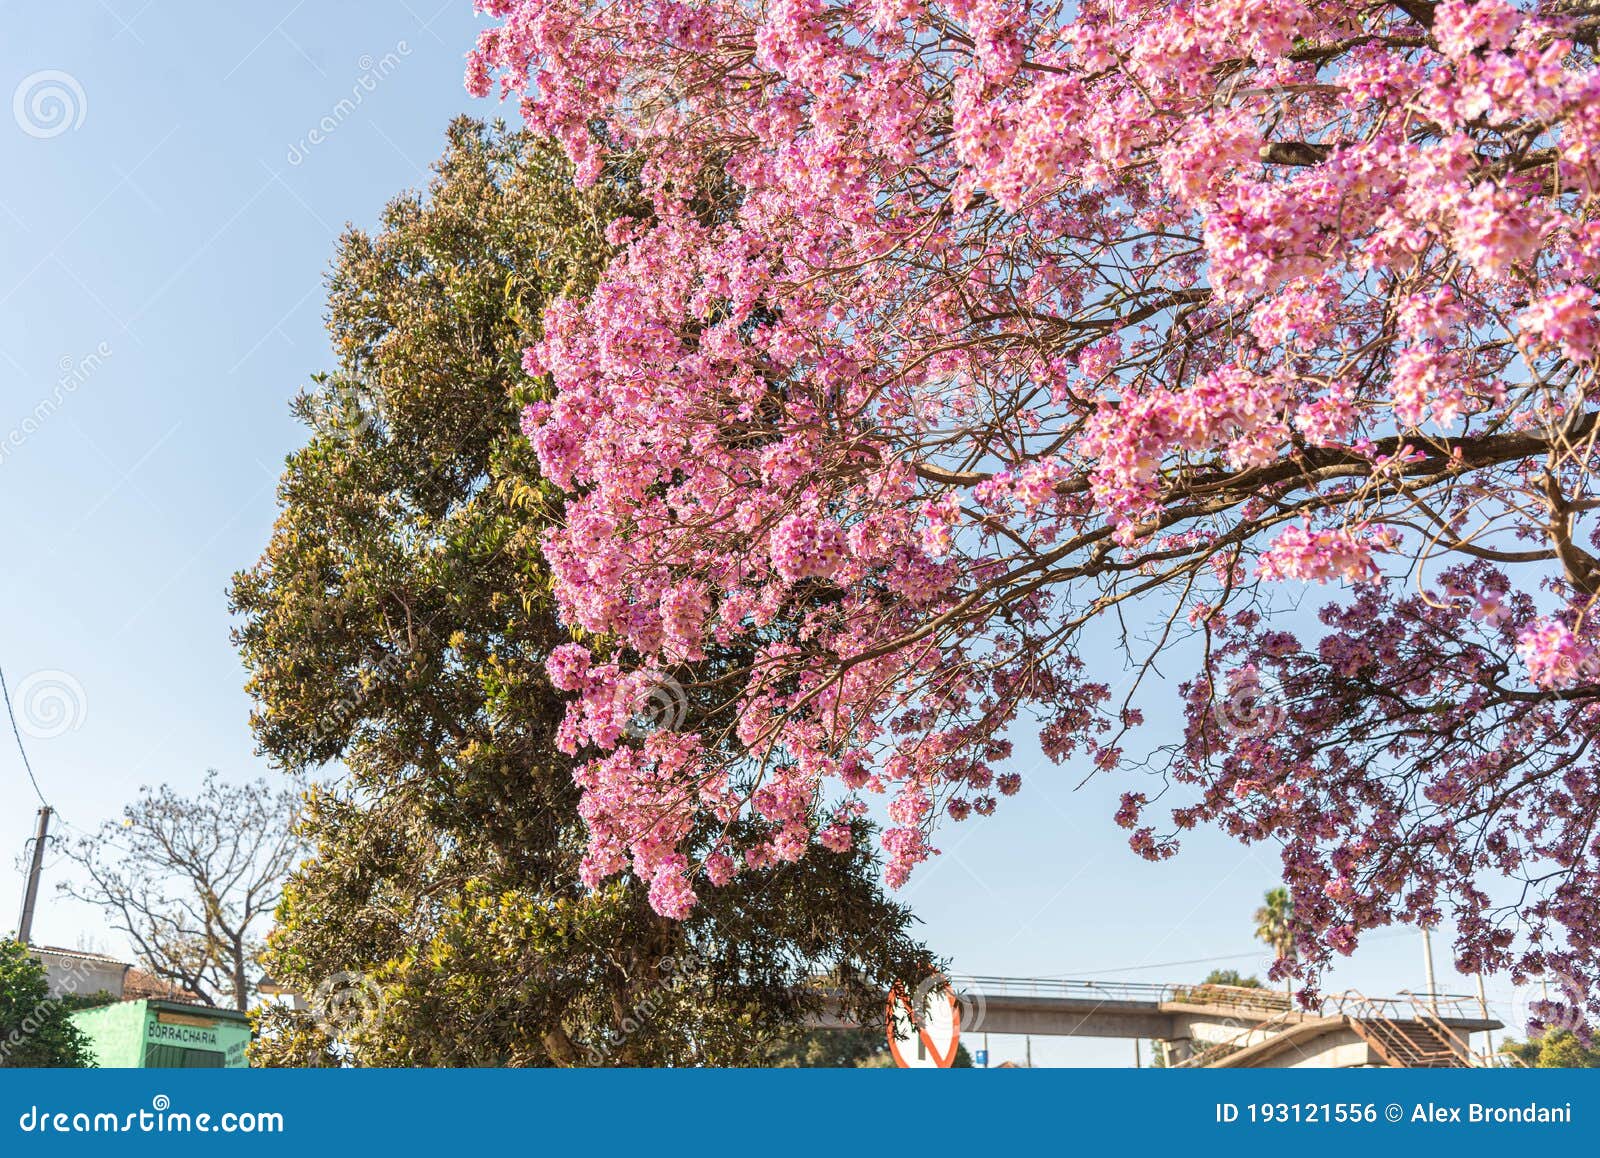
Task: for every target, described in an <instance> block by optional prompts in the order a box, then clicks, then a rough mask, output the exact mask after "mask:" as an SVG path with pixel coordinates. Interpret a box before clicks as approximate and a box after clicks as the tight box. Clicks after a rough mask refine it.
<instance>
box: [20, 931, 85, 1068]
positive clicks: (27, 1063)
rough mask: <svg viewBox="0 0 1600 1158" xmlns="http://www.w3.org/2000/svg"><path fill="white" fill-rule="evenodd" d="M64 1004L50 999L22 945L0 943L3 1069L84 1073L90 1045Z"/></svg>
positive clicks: (38, 966)
mask: <svg viewBox="0 0 1600 1158" xmlns="http://www.w3.org/2000/svg"><path fill="white" fill-rule="evenodd" d="M70 1014H71V1009H70V1007H69V1004H68V1002H67V1001H66V1000H64V999H63V998H59V997H52V996H51V995H50V984H49V981H48V979H47V978H46V976H45V970H44V966H43V965H41V964H40V963H39V960H38V959H37V958H36V957H34V956H33V955H32V954H30V953H29V952H28V948H27V946H26V945H23V944H21V943H20V942H18V941H14V940H10V939H6V940H0V1068H7V1067H10V1068H23V1067H33V1068H49V1069H84V1068H87V1067H89V1066H93V1065H94V1055H93V1053H92V1051H91V1050H90V1048H89V1041H88V1039H87V1038H86V1037H84V1035H83V1033H82V1032H81V1031H80V1030H79V1029H78V1027H77V1026H76V1025H74V1024H73V1023H72V1020H71V1016H70Z"/></svg>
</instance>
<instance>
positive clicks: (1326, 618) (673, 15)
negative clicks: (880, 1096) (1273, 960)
mask: <svg viewBox="0 0 1600 1158" xmlns="http://www.w3.org/2000/svg"><path fill="white" fill-rule="evenodd" d="M478 6H479V7H480V9H482V10H483V11H484V12H486V13H487V14H488V15H489V16H490V17H492V18H494V19H495V24H494V26H493V27H491V28H490V29H489V30H487V31H485V32H484V33H483V34H482V36H481V39H480V40H479V43H478V46H477V50H476V52H475V53H474V54H473V56H472V58H471V63H470V65H469V69H468V84H469V87H470V88H471V89H472V90H473V91H474V92H476V93H478V94H487V93H489V92H490V91H491V90H493V89H494V88H495V87H496V83H497V82H498V86H499V89H500V91H501V92H502V94H511V95H515V96H517V97H518V98H520V101H521V107H522V111H523V114H524V116H525V118H526V119H527V121H528V122H529V124H530V125H531V126H532V127H534V128H535V129H537V130H539V131H542V132H546V133H549V134H551V135H553V136H555V137H556V138H558V139H559V140H560V141H562V142H563V143H564V145H565V147H566V148H567V149H568V150H569V151H570V153H571V155H572V156H573V158H574V159H575V161H576V162H577V163H578V165H579V167H580V172H581V179H583V180H595V179H598V178H599V177H600V176H601V175H602V174H603V173H605V172H606V171H607V169H608V166H612V165H614V164H616V163H618V161H619V159H620V158H622V157H624V156H626V158H627V163H628V165H629V166H630V169H629V172H637V173H638V174H639V176H640V179H641V180H642V182H643V187H644V189H645V191H646V193H647V195H648V197H649V200H650V203H651V205H652V211H651V212H650V214H649V215H648V216H647V217H643V218H640V219H638V220H636V221H631V222H627V223H624V224H623V225H622V226H620V227H618V228H617V229H616V230H615V231H614V233H615V236H614V238H613V240H614V241H616V242H617V243H618V244H619V245H620V246H621V249H620V250H619V256H618V257H617V259H616V260H615V262H614V264H613V265H612V267H611V269H610V271H609V273H608V275H607V277H606V278H605V279H604V280H603V282H602V284H601V285H600V286H599V288H598V290H597V291H596V292H595V293H594V294H593V295H592V296H591V297H589V298H587V299H586V300H584V301H582V302H578V301H571V302H564V303H562V304H559V305H558V306H556V307H555V308H554V309H553V310H552V311H551V313H550V314H549V316H548V317H547V319H546V336H545V338H544V339H543V341H542V342H541V343H540V344H539V345H538V346H537V347H535V348H533V349H531V350H530V351H529V352H528V356H527V363H526V364H527V369H528V371H529V372H530V373H532V374H537V375H545V374H548V375H550V376H551V377H552V378H553V380H554V382H555V384H556V386H557V387H558V389H559V393H558V395H557V400H556V401H555V402H554V403H553V404H552V405H547V406H543V405H542V406H537V407H534V408H532V409H530V411H529V412H528V414H527V417H526V428H527V431H528V434H529V436H530V437H531V438H532V440H533V442H534V445H535V447H536V448H537V451H538V454H539V456H540V459H541V462H542V464H543V468H544V470H545V472H546V474H547V475H548V477H549V478H551V479H552V480H554V481H555V482H556V483H557V484H559V485H560V486H561V487H563V488H564V489H565V490H566V491H567V492H568V499H567V514H566V521H565V525H564V526H563V527H562V528H561V529H560V530H559V531H557V532H556V533H554V534H552V535H551V536H550V538H549V540H548V541H547V542H546V544H545V549H546V551H547V553H548V555H549V557H550V560H551V563H552V566H553V569H554V572H555V574H556V576H557V584H558V589H557V593H558V596H559V599H560V601H561V605H562V607H563V610H564V614H565V615H566V617H567V618H568V620H569V621H570V622H571V623H572V624H573V625H574V626H575V627H578V628H580V629H581V630H582V632H583V633H585V634H584V637H583V638H584V640H585V642H583V643H575V644H573V645H571V646H568V647H564V648H562V649H561V651H560V652H559V653H558V654H556V655H555V656H554V657H553V659H552V661H551V665H550V670H551V674H552V677H553V678H554V680H555V681H556V682H557V684H558V685H559V686H560V687H562V688H564V689H567V690H568V691H570V692H572V693H573V697H574V698H573V702H572V706H571V710H570V714H569V716H568V718H567V720H566V723H565V726H564V731H563V736H562V740H563V743H564V744H565V745H567V746H568V747H569V748H571V749H572V750H574V751H580V752H586V753H588V754H589V755H590V757H591V758H590V759H589V760H588V762H587V763H586V764H585V765H584V767H583V770H582V772H581V773H580V779H581V782H582V785H583V787H584V789H585V790H586V797H585V805H584V809H585V815H586V818H587V820H588V823H589V827H590V832H591V836H592V841H591V847H590V850H589V855H588V860H587V872H588V874H589V877H590V879H591V880H593V881H598V880H600V879H602V878H604V877H605V876H607V875H609V874H612V873H616V872H620V871H625V870H631V871H633V872H636V873H638V874H639V875H641V876H642V877H644V878H645V879H647V880H649V881H651V884H652V896H653V898H654V900H655V903H656V905H657V907H658V908H659V909H660V910H661V911H662V912H663V913H667V914H682V913H683V912H685V911H687V909H688V908H689V907H690V906H691V905H692V904H693V903H694V898H695V890H696V889H697V888H704V887H715V886H717V885H718V884H720V883H722V882H724V881H726V880H727V879H728V878H729V877H730V876H731V875H732V874H734V873H736V872H738V871H739V870H740V867H741V865H746V864H766V863H769V862H771V861H773V860H793V859H795V858H798V857H801V856H803V855H808V850H809V849H811V848H812V847H813V845H815V844H818V843H820V844H821V845H823V846H825V847H835V848H836V847H840V846H841V845H842V844H843V843H844V842H847V841H848V840H849V839H850V837H849V831H848V828H847V822H848V821H849V819H850V818H851V816H852V815H853V814H854V813H856V812H858V811H860V810H861V809H862V808H863V807H864V804H863V803H862V801H863V799H864V798H865V797H866V796H867V795H870V794H873V793H883V794H886V795H887V797H888V798H889V799H888V812H889V816H890V817H891V820H892V825H891V827H890V828H889V829H888V830H887V831H886V833H885V836H884V843H885V847H886V851H887V854H888V858H889V863H888V874H889V877H890V879H891V881H893V882H896V883H898V882H899V881H902V880H904V879H905V877H906V875H907V873H908V872H909V871H910V870H911V869H912V868H913V866H915V865H916V864H917V863H918V862H920V861H922V860H924V859H925V858H926V857H928V856H929V855H930V854H931V853H932V852H933V851H934V849H933V848H932V846H931V845H930V839H931V837H932V835H933V832H934V829H935V823H936V818H943V817H948V818H949V819H951V820H954V821H960V820H962V819H964V818H965V817H967V816H968V815H969V814H971V813H974V812H975V813H978V814H980V815H982V814H987V813H989V812H990V811H991V810H993V809H994V808H995V806H996V802H997V801H996V798H997V796H1002V795H1009V794H1011V793H1014V792H1016V791H1017V790H1018V788H1019V787H1020V779H1019V777H1018V776H1017V775H1016V774H1015V773H1013V772H1009V771H1006V759H1007V756H1008V755H1009V753H1010V751H1011V745H1010V742H1009V740H1008V736H1009V735H1013V734H1014V733H1015V730H1016V729H1017V728H1022V727H1026V728H1027V729H1029V730H1032V731H1035V732H1036V733H1037V735H1038V737H1039V740H1040V743H1041V745H1042V747H1043V749H1044V751H1045V752H1046V753H1047V754H1048V755H1049V756H1050V757H1052V758H1053V759H1056V760H1061V761H1065V760H1067V759H1069V758H1074V759H1082V760H1087V761H1090V762H1092V765H1093V766H1095V767H1097V768H1099V769H1103V770H1106V771H1112V770H1118V769H1123V770H1125V771H1126V770H1128V769H1129V768H1130V766H1132V765H1133V764H1134V763H1135V762H1136V759H1137V753H1138V749H1137V748H1136V747H1135V745H1136V744H1137V743H1138V742H1139V741H1138V740H1137V737H1138V735H1139V734H1140V732H1139V725H1140V724H1141V719H1142V717H1141V711H1142V710H1143V709H1148V710H1151V711H1154V712H1160V713H1165V714H1166V715H1167V716H1168V717H1169V718H1173V719H1177V718H1179V717H1180V715H1181V719H1182V726H1181V738H1180V740H1179V742H1177V743H1175V744H1172V745H1169V746H1167V747H1165V748H1163V749H1161V750H1160V751H1159V752H1158V757H1159V758H1158V760H1157V763H1156V771H1157V772H1158V773H1159V779H1153V780H1149V781H1148V782H1147V783H1144V784H1143V785H1141V786H1142V787H1143V788H1145V791H1130V792H1129V793H1128V794H1127V795H1126V796H1125V797H1124V800H1123V806H1122V808H1121V810H1120V812H1119V814H1118V817H1117V819H1118V822H1119V823H1121V824H1123V825H1124V826H1125V827H1127V828H1128V829H1129V830H1130V831H1131V834H1132V844H1133V846H1134V848H1135V849H1136V850H1138V851H1139V852H1141V853H1143V854H1144V855H1146V856H1149V857H1156V858H1159V857H1165V856H1168V855H1171V853H1172V852H1173V851H1174V849H1175V847H1176V838H1177V836H1178V834H1179V833H1180V832H1181V831H1182V830H1185V829H1189V828H1192V827H1194V826H1196V825H1199V824H1202V823H1210V824H1217V825H1220V826H1221V827H1222V828H1224V829H1225V830H1227V831H1229V832H1232V833H1234V834H1236V835H1237V836H1239V837H1240V838H1242V839H1245V840H1250V841H1270V842H1275V843H1277V844H1278V845H1280V846H1281V848H1282V852H1283V866H1284V872H1285V880H1286V881H1287V883H1288V885H1289V887H1290V889H1291V890H1292V893H1293V899H1294V911H1295V914H1296V923H1297V928H1296V933H1297V940H1298V945H1297V951H1298V952H1297V956H1298V963H1297V964H1291V962H1289V961H1287V960H1285V961H1281V962H1279V964H1278V966H1277V968H1278V970H1279V972H1280V973H1287V972H1291V971H1302V972H1305V973H1307V975H1308V976H1311V977H1314V975H1315V972H1316V970H1317V968H1318V966H1320V965H1322V964H1324V963H1325V962H1326V961H1328V960H1329V957H1330V954H1333V953H1340V952H1349V951H1350V950H1351V949H1352V948H1353V947H1354V946H1355V944H1356V943H1357V940H1358V939H1359V937H1360V936H1361V934H1362V932H1363V931H1364V930H1368V929H1371V928H1373V927H1376V926H1381V925H1387V924H1390V923H1393V922H1397V921H1403V922H1421V923H1425V924H1431V923H1433V922H1436V921H1439V920H1442V919H1445V918H1449V919H1451V920H1453V922H1454V924H1455V926H1456V928H1457V929H1458V930H1459V938H1458V941H1457V944H1456V952H1457V957H1458V965H1459V967H1460V968H1462V969H1464V970H1468V971H1476V970H1484V971H1497V970H1508V971H1510V972H1511V973H1512V974H1513V975H1514V976H1515V977H1517V978H1519V979H1522V978H1526V977H1527V976H1529V975H1534V974H1551V975H1554V974H1560V975H1562V976H1564V977H1566V978H1568V979H1569V980H1570V984H1569V985H1568V986H1567V987H1566V988H1564V989H1563V990H1562V992H1563V993H1567V994H1568V998H1567V1001H1566V1003H1567V1004H1568V1005H1570V1006H1577V1005H1582V1004H1584V1003H1585V1002H1587V1003H1589V1006H1590V1009H1591V1011H1592V1012H1600V1003H1597V994H1600V845H1597V821H1600V784H1597V762H1596V756H1595V753H1594V751H1593V750H1592V743H1591V742H1592V740H1593V738H1594V736H1595V730H1596V729H1595V725H1596V720H1597V719H1600V716H1597V712H1600V662H1597V658H1596V648H1597V647H1600V629H1597V628H1596V626H1595V615H1594V609H1593V602H1594V599H1595V595H1596V592H1597V590H1600V562H1597V559H1596V557H1595V554H1594V553H1593V551H1594V549H1595V531H1596V521H1595V518H1594V514H1595V510H1596V506H1597V504H1600V496H1597V494H1596V488H1595V486H1594V484H1593V480H1592V466H1593V455H1594V441H1595V438H1596V435H1597V433H1600V427H1597V425H1596V399H1595V358H1596V345H1597V329H1596V318H1595V310H1594V304H1595V303H1594V286H1595V284H1596V277H1597V275H1600V214H1597V209H1600V73H1597V72H1596V70H1595V67H1594V47H1595V41H1596V31H1597V28H1600V16H1596V15H1595V14H1594V13H1593V11H1592V10H1591V9H1589V8H1587V7H1584V6H1583V5H1575V4H1571V3H1567V2H1566V0H1555V2H1549V3H1538V2H1530V3H1527V4H1524V5H1522V6H1520V7H1519V6H1516V5H1513V4H1510V3H1506V2H1504V0H1478V2H1476V3H1473V2H1471V0H1446V2H1444V3H1439V4H1434V3H1429V2H1428V0H1396V2H1393V3H1382V2H1364V3H1354V2H1336V0H1195V2H1193V3H1183V4H1178V3H1172V2H1170V0H1117V2H1116V3H1110V2H1108V0H1078V2H1076V3H1072V4H1067V3H1052V2H1046V0H948V2H946V3H939V4H926V3H916V2H910V0H765V2H757V0H700V2H695V3H683V2H672V0H606V2H604V3H599V2H588V0H478ZM1308 586H1315V587H1317V588H1318V589H1319V590H1320V592H1321V594H1320V595H1317V594H1316V593H1313V597H1314V598H1316V599H1317V600H1318V601H1320V602H1326V603H1327V607H1326V609H1325V610H1323V611H1322V612H1321V614H1320V616H1319V617H1318V616H1313V615H1310V614H1291V613H1289V611H1288V610H1287V609H1289V608H1290V607H1292V605H1293V604H1295V603H1296V602H1297V601H1300V600H1301V599H1303V597H1304V596H1305V594H1306V590H1307V588H1308ZM1119 648H1120V650H1121V651H1122V652H1123V656H1122V661H1121V662H1117V660H1116V655H1115V652H1116V651H1117V650H1118V649H1119ZM729 657H737V658H736V659H730V658H729ZM1163 657H1167V662H1169V663H1182V664H1184V665H1186V666H1187V669H1188V671H1189V672H1190V673H1192V676H1191V678H1190V679H1189V681H1188V682H1187V683H1185V684H1184V685H1183V686H1182V688H1181V689H1180V688H1174V687H1173V686H1172V685H1171V684H1169V683H1167V682H1165V680H1163V679H1161V678H1158V677H1157V676H1156V675H1155V671H1156V664H1157V661H1158V660H1162V659H1163ZM1162 670H1165V664H1164V665H1163V669H1162ZM679 687H681V688H683V689H684V692H683V694H684V695H685V696H686V697H688V698H690V699H693V700H695V701H696V703H697V704H699V705H700V706H701V710H700V712H698V713H697V718H708V719H710V718H714V719H719V720H722V721H724V722H725V727H724V728H723V729H722V730H721V731H716V732H711V731H708V730H706V729H699V730H689V729H679V730H674V729H672V728H670V727H655V728H648V729H641V728H638V727H635V726H634V722H635V721H636V717H637V712H638V705H639V704H640V703H641V702H644V701H646V700H647V699H648V698H649V697H650V696H653V695H654V696H659V695H660V694H661V689H662V688H673V689H677V688H679ZM1173 734H1174V733H1173V731H1172V730H1171V729H1168V731H1167V733H1166V735H1167V737H1168V738H1170V737H1171V736H1172V735H1173ZM1164 794H1165V796H1164ZM1158 799H1161V801H1162V802H1161V803H1160V804H1159V805H1158V804H1157V800H1158ZM707 815H710V816H713V817H715V818H717V819H718V820H720V821H721V823H723V824H724V825H728V826H730V827H731V826H732V825H733V824H734V823H735V821H736V820H739V819H741V818H750V817H754V818H757V819H758V820H759V821H760V824H759V825H758V827H757V830H758V831H759V832H760V833H761V835H760V837H759V839H755V840H753V841H747V842H745V843H744V844H743V845H739V844H735V843H734V842H732V841H731V840H730V841H728V842H726V843H725V844H724V845H723V846H722V847H721V848H719V849H718V850H717V851H716V852H715V853H714V854H712V855H711V856H710V857H709V858H706V859H703V860H699V861H697V862H695V863H691V862H690V860H689V859H688V858H687V857H686V855H685V854H684V852H683V846H684V838H685V835H686V834H687V833H689V832H690V831H691V828H692V826H693V825H694V823H695V822H696V819H697V818H702V817H705V816H707ZM809 855H826V854H825V853H816V852H811V853H809ZM1550 1012H1551V1013H1552V1015H1554V1014H1555V1013H1556V1012H1561V1013H1564V1014H1565V1015H1568V1016H1572V1015H1574V1010H1573V1009H1570V1008H1569V1009H1566V1010H1563V1011H1550Z"/></svg>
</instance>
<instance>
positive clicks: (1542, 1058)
mask: <svg viewBox="0 0 1600 1158" xmlns="http://www.w3.org/2000/svg"><path fill="white" fill-rule="evenodd" d="M1500 1052H1501V1053H1509V1054H1512V1055H1514V1056H1516V1057H1519V1058H1521V1059H1522V1060H1523V1062H1524V1063H1525V1064H1527V1065H1530V1066H1533V1067H1535V1068H1536V1069H1542V1070H1556V1069H1560V1070H1593V1069H1600V1049H1595V1048H1594V1047H1593V1046H1592V1045H1584V1044H1583V1042H1581V1041H1579V1040H1578V1038H1577V1037H1576V1036H1575V1035H1574V1034H1573V1033H1572V1031H1571V1030H1567V1029H1552V1030H1550V1031H1549V1032H1548V1033H1545V1034H1542V1035H1541V1036H1539V1037H1536V1038H1532V1039H1531V1040H1529V1041H1506V1042H1503V1043H1502V1044H1501V1046H1500Z"/></svg>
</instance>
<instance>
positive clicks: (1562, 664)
mask: <svg viewBox="0 0 1600 1158" xmlns="http://www.w3.org/2000/svg"><path fill="white" fill-rule="evenodd" d="M1517 654H1518V655H1520V656H1521V657H1522V662H1523V663H1525V664H1526V665H1527V667H1528V678H1529V679H1531V680H1532V681H1533V682H1534V683H1535V684H1537V685H1538V686H1539V687H1542V688H1552V689H1559V688H1566V687H1571V686H1572V685H1573V684H1575V683H1577V682H1578V681H1579V680H1581V679H1589V678H1592V677H1593V674H1594V670H1595V652H1594V648H1593V646H1592V645H1591V644H1589V643H1588V642H1586V641H1585V640H1582V639H1579V638H1578V637H1577V636H1575V635H1573V634H1572V631H1571V630H1570V629H1569V628H1568V627H1567V626H1566V624H1564V623H1562V622H1561V621H1560V620H1556V619H1541V620H1535V621H1534V622H1533V623H1530V624H1529V625H1528V626H1527V627H1526V628H1524V629H1523V631H1522V634H1521V635H1519V636H1518V637H1517Z"/></svg>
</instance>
